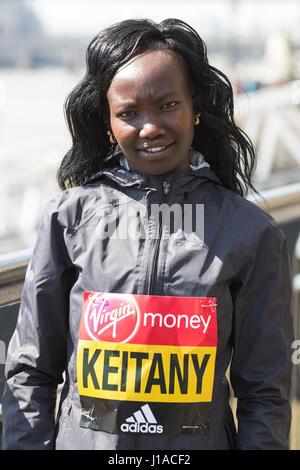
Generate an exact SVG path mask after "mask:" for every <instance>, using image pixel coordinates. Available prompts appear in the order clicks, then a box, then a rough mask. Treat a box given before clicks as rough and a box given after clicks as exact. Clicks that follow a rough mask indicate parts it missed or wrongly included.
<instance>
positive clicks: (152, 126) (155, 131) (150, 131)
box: [139, 117, 166, 139]
mask: <svg viewBox="0 0 300 470" xmlns="http://www.w3.org/2000/svg"><path fill="white" fill-rule="evenodd" d="M165 132H166V131H165V129H164V126H163V125H162V123H161V122H160V120H158V119H156V118H154V117H147V118H146V119H144V121H143V123H142V125H141V128H140V132H139V134H140V137H141V138H142V139H146V138H148V139H154V138H155V137H158V136H161V135H164V134H165Z"/></svg>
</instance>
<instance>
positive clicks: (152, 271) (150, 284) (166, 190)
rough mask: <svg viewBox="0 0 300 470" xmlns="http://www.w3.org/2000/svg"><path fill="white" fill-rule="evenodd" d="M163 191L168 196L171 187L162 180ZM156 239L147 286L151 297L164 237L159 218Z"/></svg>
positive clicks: (151, 254)
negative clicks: (160, 246)
mask: <svg viewBox="0 0 300 470" xmlns="http://www.w3.org/2000/svg"><path fill="white" fill-rule="evenodd" d="M162 189H163V194H168V193H169V191H170V186H169V187H168V188H166V186H165V185H164V181H163V179H162ZM156 235H157V236H156V238H155V239H154V243H153V245H152V248H151V251H150V260H151V263H150V268H149V270H148V273H149V275H148V286H147V294H148V295H150V294H151V292H152V289H153V281H154V274H155V270H156V265H157V259H158V252H159V245H160V241H161V235H162V223H161V218H160V217H159V221H158V230H157V233H156Z"/></svg>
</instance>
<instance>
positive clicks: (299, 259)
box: [0, 183, 300, 449]
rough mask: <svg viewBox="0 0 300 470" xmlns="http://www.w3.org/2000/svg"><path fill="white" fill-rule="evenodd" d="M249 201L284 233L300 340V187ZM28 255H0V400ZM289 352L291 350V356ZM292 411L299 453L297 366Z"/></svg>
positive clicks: (299, 383)
mask: <svg viewBox="0 0 300 470" xmlns="http://www.w3.org/2000/svg"><path fill="white" fill-rule="evenodd" d="M249 199H250V200H252V201H253V202H255V203H256V204H257V205H259V206H260V207H262V208H263V209H265V210H266V211H267V212H269V213H270V214H271V215H272V216H273V217H274V218H275V219H276V220H277V221H278V223H279V224H280V226H281V228H282V230H283V231H284V233H285V236H286V239H287V244H288V251H289V255H290V260H291V269H292V274H293V316H294V327H295V338H296V339H300V321H299V311H300V238H299V234H300V183H295V184H289V185H286V186H283V187H280V188H275V189H270V190H267V191H262V192H261V197H257V196H256V197H249ZM298 238H299V242H298ZM31 254H32V252H31V250H25V251H21V252H15V253H10V254H7V255H2V256H1V255H0V397H2V392H3V387H4V365H5V357H6V348H7V345H8V343H9V340H10V338H11V336H12V333H13V331H14V329H15V325H16V321H17V316H18V310H19V302H20V296H21V291H22V286H23V282H24V276H25V272H26V268H27V266H28V263H29V260H30V257H31ZM292 352H293V351H292V349H291V356H292ZM0 411H1V409H0ZM292 411H293V419H292V429H291V437H290V441H291V449H300V365H297V364H294V365H293V379H292ZM0 418H1V413H0ZM0 429H1V428H0Z"/></svg>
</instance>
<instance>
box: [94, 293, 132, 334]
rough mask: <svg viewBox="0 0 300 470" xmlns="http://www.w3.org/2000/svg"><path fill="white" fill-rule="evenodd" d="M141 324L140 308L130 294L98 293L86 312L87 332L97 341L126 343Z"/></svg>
mask: <svg viewBox="0 0 300 470" xmlns="http://www.w3.org/2000/svg"><path fill="white" fill-rule="evenodd" d="M139 322H140V310H139V307H138V305H137V303H136V302H135V300H134V297H133V296H131V295H129V294H128V295H127V294H102V293H97V294H95V295H93V296H91V299H90V301H89V303H88V305H87V308H86V312H85V326H86V330H87V332H88V334H89V336H90V337H91V339H93V340H95V341H108V342H116V343H126V342H127V341H129V340H130V339H131V338H132V337H133V336H134V334H135V333H136V331H137V329H138V326H139Z"/></svg>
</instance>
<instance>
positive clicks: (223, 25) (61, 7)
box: [27, 0, 300, 35]
mask: <svg viewBox="0 0 300 470" xmlns="http://www.w3.org/2000/svg"><path fill="white" fill-rule="evenodd" d="M27 1H28V3H29V4H31V5H32V6H33V7H34V9H35V11H36V13H37V14H38V16H39V18H40V19H41V21H42V22H43V24H44V26H45V27H46V28H47V29H48V31H49V32H50V33H52V34H73V35H94V34H97V33H98V32H99V31H100V30H101V29H102V28H103V27H105V26H108V25H110V24H112V23H115V22H116V21H120V20H123V19H128V18H137V17H148V18H151V19H153V20H154V21H160V20H163V19H165V18H169V17H173V18H174V17H175V18H180V19H182V20H184V21H186V22H187V23H189V24H190V25H191V26H193V27H195V28H196V29H197V28H199V27H201V33H202V34H204V35H205V34H207V33H208V32H210V31H212V28H214V29H215V31H216V30H217V31H218V32H219V34H222V31H224V32H226V31H227V30H228V28H230V29H234V30H236V31H238V32H241V33H243V32H244V33H245V32H247V31H251V30H252V31H255V30H257V28H258V29H261V30H262V29H265V30H266V29H267V28H268V29H270V30H271V29H274V28H277V29H278V28H281V27H283V28H288V27H289V26H290V25H291V23H295V20H296V19H298V20H299V22H300V0H236V1H229V0H110V1H107V0H27ZM233 5H235V10H233ZM233 12H234V16H233ZM266 19H267V21H266Z"/></svg>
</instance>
